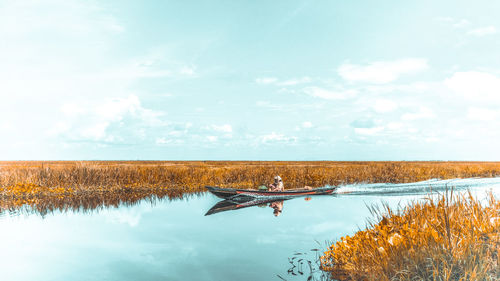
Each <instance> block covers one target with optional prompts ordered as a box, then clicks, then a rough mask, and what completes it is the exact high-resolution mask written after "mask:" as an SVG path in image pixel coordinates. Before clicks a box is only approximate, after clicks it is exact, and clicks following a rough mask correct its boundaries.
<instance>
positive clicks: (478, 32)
mask: <svg viewBox="0 0 500 281" xmlns="http://www.w3.org/2000/svg"><path fill="white" fill-rule="evenodd" d="M495 33H497V29H496V28H495V27H494V26H493V25H490V26H485V27H480V28H476V29H472V30H470V31H468V32H467V34H468V35H473V36H478V37H481V36H485V35H491V34H495Z"/></svg>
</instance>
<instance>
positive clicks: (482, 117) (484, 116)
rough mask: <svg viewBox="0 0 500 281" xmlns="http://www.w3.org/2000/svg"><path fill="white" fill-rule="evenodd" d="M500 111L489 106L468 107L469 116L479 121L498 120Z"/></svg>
mask: <svg viewBox="0 0 500 281" xmlns="http://www.w3.org/2000/svg"><path fill="white" fill-rule="evenodd" d="M499 116H500V112H499V111H498V110H491V109H487V108H478V107H470V108H468V109H467V118H469V119H472V120H478V121H492V120H498V118H499Z"/></svg>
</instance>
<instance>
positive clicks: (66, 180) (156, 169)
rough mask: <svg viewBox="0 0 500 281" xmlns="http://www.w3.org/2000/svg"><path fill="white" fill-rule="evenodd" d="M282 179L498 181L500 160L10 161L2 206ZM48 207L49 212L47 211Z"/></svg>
mask: <svg viewBox="0 0 500 281" xmlns="http://www.w3.org/2000/svg"><path fill="white" fill-rule="evenodd" d="M277 174H279V175H281V177H282V178H283V179H284V183H285V188H287V189H292V188H302V187H304V186H312V187H319V186H325V185H340V184H349V183H360V182H366V183H376V182H387V183H407V182H416V181H422V180H427V179H431V178H440V179H447V178H458V177H462V178H466V177H467V178H469V177H494V176H499V175H500V163H496V162H327V161H311V162H295V161H290V162H288V161H272V162H262V161H6V162H0V199H1V200H0V208H1V209H2V210H9V209H12V208H19V207H21V206H24V205H30V206H35V207H36V208H55V209H60V208H78V206H81V207H84V208H97V207H99V206H109V205H111V206H114V205H117V204H121V203H127V202H132V203H133V202H137V201H138V200H141V199H144V198H151V197H158V198H164V197H168V198H179V197H182V196H183V194H191V193H197V192H203V191H204V186H205V185H212V186H220V187H236V188H255V187H257V186H260V185H262V184H267V183H269V181H270V180H271V179H272V178H273V177H274V176H275V175H277ZM42 206H43V207H42Z"/></svg>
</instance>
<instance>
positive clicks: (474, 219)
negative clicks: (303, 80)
mask: <svg viewBox="0 0 500 281" xmlns="http://www.w3.org/2000/svg"><path fill="white" fill-rule="evenodd" d="M370 210H371V211H372V214H374V215H375V218H376V221H378V223H373V222H372V223H369V224H368V227H367V229H366V230H364V231H358V232H357V233H356V234H354V235H353V236H346V237H342V238H341V239H340V241H338V242H336V243H334V244H333V245H331V246H330V248H329V249H328V250H327V251H326V252H325V253H324V255H323V256H322V257H321V263H322V269H323V270H326V271H329V272H331V277H332V278H333V279H338V280H434V281H438V280H439V281H445V280H450V281H451V280H454V281H455V280H457V281H458V280H460V281H462V280H464V281H465V280H471V281H472V280H499V279H500V270H499V262H500V261H499V258H498V257H499V254H500V201H499V200H497V199H495V198H494V196H493V194H492V193H490V194H489V200H488V202H487V204H484V202H483V203H481V202H480V201H478V200H477V199H475V198H473V196H472V195H471V194H470V193H469V194H468V195H457V196H453V195H452V194H448V193H446V194H442V195H441V196H440V197H439V198H437V199H436V198H431V197H429V198H428V200H427V201H425V202H413V203H412V204H410V205H409V206H407V207H405V208H404V209H401V210H399V211H393V210H391V209H390V208H389V207H387V206H384V208H383V211H380V209H377V208H374V207H372V208H371V209H370Z"/></svg>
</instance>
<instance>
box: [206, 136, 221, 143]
mask: <svg viewBox="0 0 500 281" xmlns="http://www.w3.org/2000/svg"><path fill="white" fill-rule="evenodd" d="M218 139H219V138H218V137H217V136H207V140H208V141H209V142H216V141H217V140H218Z"/></svg>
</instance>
